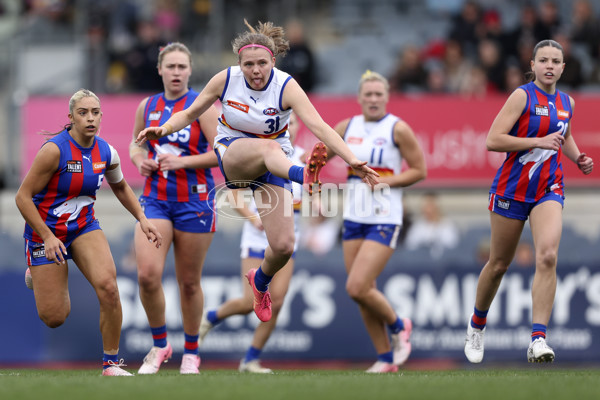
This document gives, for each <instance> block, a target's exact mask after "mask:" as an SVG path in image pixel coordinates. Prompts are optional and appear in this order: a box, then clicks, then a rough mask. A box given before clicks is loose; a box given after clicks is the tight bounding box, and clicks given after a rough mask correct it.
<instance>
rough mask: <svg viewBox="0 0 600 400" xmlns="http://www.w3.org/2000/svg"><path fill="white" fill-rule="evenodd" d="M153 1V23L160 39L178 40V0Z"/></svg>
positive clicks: (179, 20)
mask: <svg viewBox="0 0 600 400" xmlns="http://www.w3.org/2000/svg"><path fill="white" fill-rule="evenodd" d="M154 3H155V10H154V23H155V24H156V26H157V27H158V30H159V32H160V39H161V40H162V41H164V42H172V41H175V40H178V39H179V31H180V30H181V25H182V22H181V16H180V11H179V9H180V4H179V1H178V0H155V1H154ZM153 75H154V74H153Z"/></svg>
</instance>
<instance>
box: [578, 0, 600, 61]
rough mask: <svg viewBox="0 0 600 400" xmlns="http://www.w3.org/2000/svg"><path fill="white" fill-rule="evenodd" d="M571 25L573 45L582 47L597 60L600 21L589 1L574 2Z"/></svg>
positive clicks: (579, 0) (599, 42)
mask: <svg viewBox="0 0 600 400" xmlns="http://www.w3.org/2000/svg"><path fill="white" fill-rule="evenodd" d="M572 23H573V24H572V28H571V39H572V40H573V43H574V44H581V45H584V46H585V47H586V50H587V52H588V53H589V54H590V55H591V56H592V57H593V58H598V47H599V44H600V20H599V19H598V17H597V16H596V12H595V11H594V8H593V7H592V4H591V3H590V1H589V0H577V1H575V3H574V4H573V16H572Z"/></svg>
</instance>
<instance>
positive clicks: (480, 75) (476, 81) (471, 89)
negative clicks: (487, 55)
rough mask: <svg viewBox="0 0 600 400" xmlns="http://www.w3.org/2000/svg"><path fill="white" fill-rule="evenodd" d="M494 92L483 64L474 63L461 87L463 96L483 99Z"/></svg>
mask: <svg viewBox="0 0 600 400" xmlns="http://www.w3.org/2000/svg"><path fill="white" fill-rule="evenodd" d="M491 92H492V90H491V88H490V83H489V81H488V78H487V74H486V73H485V70H484V69H483V67H482V66H481V65H474V66H473V67H472V68H471V73H470V74H469V76H468V77H467V80H466V81H465V82H464V83H463V85H462V86H461V87H460V89H459V93H460V94H461V96H462V97H465V98H473V99H483V98H485V97H486V96H487V95H488V94H490V93H491Z"/></svg>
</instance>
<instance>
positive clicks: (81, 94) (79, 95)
mask: <svg viewBox="0 0 600 400" xmlns="http://www.w3.org/2000/svg"><path fill="white" fill-rule="evenodd" d="M86 97H93V98H94V99H96V101H97V102H98V105H100V99H99V98H98V96H96V94H95V93H94V92H92V91H91V90H89V89H79V90H78V91H76V92H75V93H74V94H73V96H71V98H70V99H69V114H71V115H73V111H74V110H75V104H76V103H77V102H78V101H79V100H81V99H84V98H86ZM72 127H73V124H71V123H70V122H69V123H68V124H65V125H64V126H63V128H62V129H61V130H60V131H58V132H49V131H46V130H43V131H41V132H38V133H39V134H42V135H44V136H47V138H46V140H48V139H50V136H56V135H58V134H59V133H61V132H62V131H64V130H65V129H66V130H67V131H70V130H71V128H72Z"/></svg>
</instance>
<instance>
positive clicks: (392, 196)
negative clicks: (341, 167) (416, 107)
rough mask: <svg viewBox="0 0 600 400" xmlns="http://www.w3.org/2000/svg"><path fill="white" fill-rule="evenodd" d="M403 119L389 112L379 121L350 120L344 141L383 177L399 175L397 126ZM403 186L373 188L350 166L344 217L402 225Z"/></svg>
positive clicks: (369, 222) (362, 117)
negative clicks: (395, 127) (355, 173)
mask: <svg viewBox="0 0 600 400" xmlns="http://www.w3.org/2000/svg"><path fill="white" fill-rule="evenodd" d="M398 121H400V118H398V117H396V116H394V115H392V114H386V115H385V117H383V118H382V119H380V120H379V121H365V118H364V116H363V115H357V116H354V117H352V118H351V119H350V122H349V123H348V127H347V128H346V132H345V134H344V141H345V142H346V144H348V147H349V148H350V150H352V152H353V153H354V154H355V155H356V157H357V158H358V159H359V160H363V161H367V165H368V166H369V167H371V168H372V169H374V170H375V171H377V172H378V173H379V175H380V176H382V177H383V176H391V175H396V174H399V173H400V171H401V170H402V156H401V155H400V151H399V149H398V146H397V145H396V143H394V126H395V125H396V123H397V122H398ZM402 213H403V210H402V188H399V187H394V188H390V187H388V186H386V187H385V188H383V189H379V190H375V191H373V190H371V188H370V187H369V186H368V185H367V184H366V183H364V182H363V181H362V180H361V179H360V178H359V177H358V176H356V175H354V174H353V170H352V169H351V168H349V169H348V187H347V188H346V190H344V219H345V220H349V221H353V222H358V223H363V224H396V225H402Z"/></svg>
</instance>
